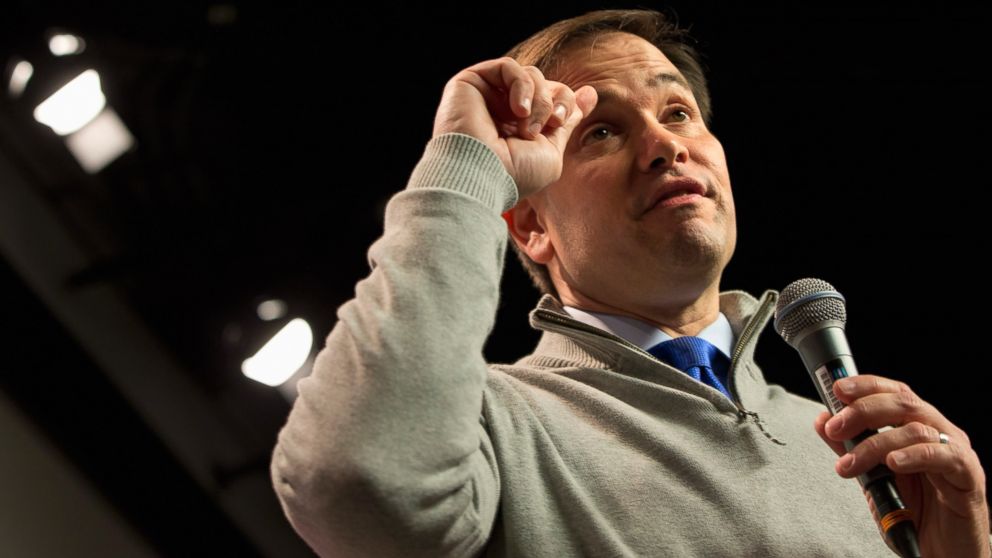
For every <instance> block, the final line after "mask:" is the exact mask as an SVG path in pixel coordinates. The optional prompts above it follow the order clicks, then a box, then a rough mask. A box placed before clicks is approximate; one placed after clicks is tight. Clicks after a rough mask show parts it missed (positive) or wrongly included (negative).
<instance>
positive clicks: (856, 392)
mask: <svg viewBox="0 0 992 558" xmlns="http://www.w3.org/2000/svg"><path fill="white" fill-rule="evenodd" d="M846 388H850V389H846ZM834 393H835V394H837V396H838V398H840V399H841V401H843V402H845V403H847V406H846V407H845V408H844V409H843V410H841V411H840V412H839V413H837V414H836V415H835V416H834V417H833V418H831V419H830V420H829V421H827V423H826V429H825V432H826V434H827V437H828V438H829V439H831V440H836V441H843V440H850V439H852V438H854V437H855V436H857V435H858V434H860V433H861V432H864V431H865V430H878V429H879V428H882V427H883V426H887V425H893V426H902V425H905V424H909V423H910V422H914V421H915V422H920V423H923V424H928V425H931V426H932V427H934V428H936V429H939V430H940V431H941V432H946V433H948V434H949V435H951V436H952V437H956V438H958V439H959V441H960V442H961V443H963V444H965V445H970V442H969V441H968V437H967V435H966V434H965V433H964V432H963V431H962V430H961V429H959V428H958V427H957V426H955V425H954V424H953V423H952V422H951V421H949V420H947V418H946V417H944V415H942V414H941V413H940V412H939V411H938V410H937V409H936V408H934V407H933V405H930V404H929V403H927V402H926V401H923V400H922V399H920V397H919V396H918V395H916V393H914V392H913V391H912V390H911V389H909V387H908V386H907V385H906V384H904V383H902V382H897V381H895V380H889V379H887V378H882V377H880V376H870V375H864V376H853V377H850V378H844V379H842V380H839V381H837V382H836V383H835V384H834Z"/></svg>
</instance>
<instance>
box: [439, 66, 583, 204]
mask: <svg viewBox="0 0 992 558" xmlns="http://www.w3.org/2000/svg"><path fill="white" fill-rule="evenodd" d="M596 100H597V97H596V91H595V90H594V89H593V88H592V87H589V86H585V87H582V88H580V89H579V90H578V91H574V92H573V91H572V90H571V89H570V88H569V87H568V86H567V85H565V84H563V83H559V82H556V81H551V80H548V79H545V78H544V75H543V74H542V73H541V71H540V70H538V69H537V68H536V67H534V66H521V65H520V64H519V63H517V61H516V60H514V59H513V58H509V57H505V58H500V59H497V60H487V61H485V62H480V63H478V64H475V65H474V66H471V67H469V68H466V69H464V70H462V71H460V72H458V73H457V74H455V76H454V77H452V78H451V79H450V80H449V81H448V83H447V85H445V88H444V94H443V95H442V97H441V103H440V105H439V106H438V111H437V116H436V118H435V120H434V137H437V136H439V135H441V134H446V133H452V132H457V133H462V134H466V135H469V136H472V137H474V138H476V139H478V140H480V141H482V142H483V143H485V144H486V145H487V146H489V148H490V149H492V150H493V151H494V152H495V153H496V155H497V156H499V158H500V160H501V161H503V165H504V166H505V167H506V170H507V172H509V173H510V176H512V177H513V180H514V181H515V182H516V184H517V190H518V193H519V196H520V198H521V199H522V198H525V197H527V196H529V195H531V194H533V193H535V192H538V191H540V190H541V189H542V188H544V187H545V186H547V185H548V184H551V183H552V182H554V181H555V180H557V179H558V178H559V177H560V176H561V171H562V159H563V155H564V152H565V146H566V145H567V144H568V138H569V136H570V135H571V134H572V131H573V130H574V129H575V127H576V126H577V125H578V123H579V122H580V121H581V120H582V118H583V117H584V116H585V115H587V114H589V113H590V112H591V111H592V109H593V108H594V107H595V106H596Z"/></svg>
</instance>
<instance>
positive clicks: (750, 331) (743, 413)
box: [730, 295, 786, 446]
mask: <svg viewBox="0 0 992 558" xmlns="http://www.w3.org/2000/svg"><path fill="white" fill-rule="evenodd" d="M777 298H778V297H777V296H775V295H771V296H768V297H766V300H765V301H764V302H763V303H762V304H761V306H759V307H758V311H757V312H755V313H754V315H753V316H751V319H750V320H749V321H748V323H747V325H745V326H744V331H742V332H741V336H740V337H739V338H738V339H737V343H736V344H735V345H734V350H733V352H732V354H731V355H730V369H731V370H733V372H734V374H735V375H736V373H737V370H734V369H735V368H736V367H737V364H738V361H739V360H740V358H741V355H742V354H744V347H746V346H747V345H748V344H749V343H750V342H751V338H753V337H754V336H755V334H756V333H758V331H759V330H758V326H757V324H764V323H766V322H767V314H768V313H769V312H771V311H772V305H773V304H774V303H775V301H776V300H777ZM730 389H732V390H733V391H734V399H735V400H734V405H737V416H738V418H739V419H740V420H742V421H744V420H747V417H751V418H752V419H754V424H755V425H756V426H757V427H758V430H761V433H762V434H764V435H765V437H766V438H768V439H769V440H771V441H772V442H775V443H776V444H778V445H780V446H784V445H786V444H785V442H783V441H781V440H779V439H777V438H775V437H774V436H772V435H771V433H770V432H768V431H767V430H765V424H764V423H763V422H761V417H759V416H758V413H755V412H754V411H748V410H747V409H745V408H744V407H742V406H741V405H739V404H738V403H737V399H740V395H739V394H738V393H737V389H736V388H735V387H734V386H733V384H731V386H730Z"/></svg>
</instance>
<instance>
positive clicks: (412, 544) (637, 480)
mask: <svg viewBox="0 0 992 558" xmlns="http://www.w3.org/2000/svg"><path fill="white" fill-rule="evenodd" d="M659 46H660V47H661V49H659V48H658V47H659ZM511 53H512V55H513V57H512V58H511V57H507V58H501V59H498V60H490V61H486V62H482V63H480V64H476V65H474V66H472V67H470V68H467V69H466V70H463V71H462V72H459V73H458V74H457V75H455V76H454V77H453V78H452V79H451V81H449V83H448V85H447V86H446V88H445V91H444V94H443V96H442V99H441V103H440V106H439V108H438V113H437V118H436V121H435V128H434V138H433V139H432V140H431V142H430V143H429V144H428V146H427V150H426V152H425V155H424V157H423V159H422V160H421V161H420V163H419V164H418V166H417V168H416V169H415V171H414V173H413V175H412V177H411V179H410V183H409V185H408V187H407V189H406V190H405V191H403V192H401V193H399V194H397V195H396V196H395V197H394V198H393V199H392V200H391V202H390V204H389V206H388V207H387V212H386V222H385V228H384V234H383V236H382V238H380V239H379V240H378V241H376V243H375V244H374V245H373V246H372V247H371V249H370V251H369V259H370V262H371V264H372V267H373V271H372V273H371V274H370V275H369V277H368V278H366V279H365V280H363V281H361V282H359V284H358V285H357V287H356V297H355V298H354V299H353V300H351V301H349V302H348V303H346V304H344V305H343V306H342V307H341V308H340V310H339V312H338V316H339V322H338V324H337V325H336V326H335V328H334V330H333V331H332V332H331V334H330V335H329V336H328V339H327V345H326V347H325V349H324V350H323V351H322V352H321V353H320V355H319V356H318V357H317V359H316V362H315V365H314V371H313V374H312V375H311V376H310V377H309V378H307V379H306V380H304V381H302V382H301V383H300V386H299V387H300V397H299V399H298V400H297V402H296V404H295V406H294V408H293V411H292V413H291V414H290V417H289V420H288V423H287V425H286V426H285V428H284V429H283V430H282V432H281V433H280V436H279V443H278V445H277V447H276V450H275V453H274V455H273V461H272V474H273V482H274V484H275V487H276V490H277V493H278V495H279V497H280V499H281V501H282V503H283V506H284V509H285V511H286V513H287V516H288V517H289V519H290V521H291V522H292V524H293V526H294V527H295V528H296V530H297V531H298V532H299V533H300V535H301V536H302V537H303V538H304V539H305V540H306V541H307V542H308V543H309V544H310V545H311V546H312V547H313V548H314V549H315V550H316V551H317V552H318V553H320V554H321V555H324V556H399V555H403V556H477V555H486V556H529V557H530V556H556V557H558V556H854V555H857V556H885V555H891V551H890V550H889V549H888V548H886V545H885V543H884V542H883V540H882V538H881V537H880V536H879V533H878V531H877V529H876V527H874V526H873V525H872V522H873V520H872V516H871V512H870V510H869V506H868V505H866V503H865V500H864V496H863V495H862V494H861V491H860V488H859V486H858V483H857V482H855V481H854V480H851V478H852V477H855V476H857V475H858V474H860V473H862V472H864V471H865V470H867V469H868V468H870V467H872V466H873V465H875V464H877V463H880V462H885V463H886V464H887V465H888V466H889V467H891V468H892V469H893V470H894V471H895V472H896V473H897V474H898V477H897V481H898V484H899V487H900V489H901V490H902V495H903V497H904V499H905V500H906V502H907V504H908V506H909V507H910V509H911V510H912V512H913V514H914V515H913V520H914V521H915V523H916V525H917V528H918V530H919V539H920V544H921V547H922V550H923V555H924V556H990V555H992V551H990V546H989V538H988V537H989V520H988V510H987V507H986V504H985V478H984V472H983V470H982V468H981V465H980V463H979V462H978V458H977V456H976V455H975V452H974V451H972V450H971V448H970V446H969V443H968V438H967V436H966V435H965V433H964V432H962V431H961V430H960V429H958V428H957V427H956V426H954V425H953V424H951V423H950V422H949V421H947V419H945V418H944V417H943V416H942V415H941V414H940V413H939V412H937V411H936V410H935V409H933V407H931V406H929V405H928V404H926V403H924V402H923V401H922V400H920V399H919V398H918V397H917V396H915V395H914V394H913V392H912V391H910V390H909V388H908V387H906V386H905V385H903V384H901V383H898V382H895V381H892V380H888V379H885V378H881V377H877V376H870V375H865V376H860V377H855V378H852V379H849V380H845V381H843V382H838V384H837V386H838V389H837V396H838V397H839V398H841V400H843V401H844V402H846V403H848V404H849V407H848V409H847V410H845V411H844V412H843V413H841V414H840V415H839V416H838V417H835V418H833V419H831V420H830V421H829V422H828V421H827V419H828V418H830V417H829V414H828V413H827V412H826V411H824V410H823V406H822V405H820V404H819V403H816V402H812V401H809V400H806V399H803V398H800V397H798V396H795V395H792V394H789V393H786V392H785V391H784V390H782V389H781V388H779V387H777V386H774V385H769V384H767V383H766V382H765V380H764V376H763V374H762V372H761V370H760V369H759V368H758V366H757V365H756V364H755V363H754V362H753V354H754V344H755V343H756V341H757V337H758V334H759V333H760V331H761V329H762V328H763V327H764V326H765V325H766V323H767V322H768V320H769V318H770V317H771V313H772V312H773V309H774V304H775V301H776V299H777V293H776V292H774V291H767V292H766V293H764V295H762V297H761V298H760V299H755V298H753V297H751V296H750V295H748V294H746V293H742V292H739V291H729V292H724V293H720V291H719V282H720V276H721V273H722V271H723V269H724V267H725V266H726V264H727V262H728V261H729V259H730V257H731V255H732V253H733V251H734V246H735V243H736V221H735V212H734V203H733V198H732V195H731V189H730V179H729V176H728V173H727V165H726V161H725V158H724V154H723V150H722V147H721V146H720V143H719V141H718V140H717V139H716V138H715V137H714V136H713V135H712V133H710V131H709V130H708V128H707V126H706V122H707V120H708V116H709V101H708V95H707V93H706V91H705V80H704V79H703V78H702V72H701V71H700V70H699V65H698V63H697V62H696V61H695V55H694V53H693V52H692V50H691V49H690V48H689V47H687V46H686V45H685V44H684V43H683V42H682V36H681V34H680V32H679V31H678V30H676V29H674V28H673V27H672V26H671V25H670V24H668V23H666V22H665V21H664V20H663V18H662V17H661V16H660V14H656V13H654V12H643V11H622V12H621V11H609V12H595V13H592V14H587V15H585V16H582V17H579V18H574V19H572V20H566V21H563V22H559V23H557V24H555V25H553V26H551V27H549V28H547V29H545V30H544V31H542V32H540V33H538V34H537V35H535V36H534V37H531V38H530V39H528V40H527V41H525V42H524V43H522V44H521V45H518V47H516V48H515V49H513V51H511ZM532 64H533V65H532ZM504 211H506V215H505V219H506V223H507V224H509V230H510V235H511V236H512V238H513V241H514V242H515V243H516V246H517V247H518V248H519V250H520V251H521V252H522V255H521V257H522V259H523V260H524V261H525V264H526V265H527V266H528V267H529V268H530V269H531V270H532V273H533V274H534V276H535V282H536V283H537V284H538V285H542V286H543V287H542V288H543V290H545V291H546V292H547V294H546V295H545V296H544V297H543V298H542V299H541V301H540V303H539V304H538V307H537V309H536V310H535V311H534V312H533V313H532V315H531V322H532V324H533V325H534V326H535V327H537V328H539V329H541V330H543V331H544V334H543V337H542V339H541V341H540V343H539V344H538V346H537V348H536V349H535V351H534V353H533V354H532V355H530V356H528V357H525V358H523V359H521V360H520V361H518V362H517V363H514V364H512V365H487V364H486V363H485V362H484V361H483V358H482V346H483V343H484V342H485V339H486V337H487V335H488V333H489V332H490V330H491V327H492V324H493V320H494V316H495V311H496V305H497V298H498V291H499V279H500V273H501V270H502V262H503V256H504V253H505V245H506V233H505V232H504V230H505V227H506V225H505V224H504V222H503V221H502V220H501V219H500V214H501V213H502V212H504ZM669 338H676V339H679V340H681V341H682V342H686V341H687V340H692V341H691V343H697V342H698V341H697V339H702V340H705V341H703V342H698V343H699V344H698V345H693V346H696V347H705V348H706V349H705V350H706V351H708V354H709V355H710V357H711V358H712V359H713V362H714V363H716V362H718V361H720V360H721V359H725V361H724V362H725V366H723V367H721V366H719V365H716V364H714V365H713V366H712V367H705V366H704V367H700V370H705V373H702V374H699V377H698V378H697V377H694V376H690V375H689V374H687V373H686V372H683V371H682V370H680V369H678V368H676V367H674V366H672V365H670V364H668V363H667V362H664V361H663V360H661V359H660V358H658V357H656V356H655V355H656V353H655V351H654V348H655V346H657V344H658V341H660V340H666V339H669ZM724 368H725V369H724ZM697 372H698V371H697ZM846 388H850V391H844V390H845V389H846ZM883 425H900V426H899V427H897V428H893V429H891V430H888V431H886V432H883V433H881V434H878V435H877V436H874V437H873V438H872V439H870V440H868V441H866V442H864V443H863V444H861V445H859V446H858V447H857V448H856V449H855V450H854V452H852V455H853V456H854V459H853V463H852V462H851V456H845V457H844V458H842V459H840V460H839V461H838V460H837V459H836V457H834V456H832V454H831V453H830V449H833V450H834V451H835V452H837V454H838V455H844V454H845V451H844V450H843V446H842V445H841V443H840V440H844V439H849V438H851V437H853V436H854V435H855V434H856V433H859V432H861V431H862V430H864V429H866V428H879V427H881V426H883ZM940 433H944V434H945V435H947V436H948V437H949V438H948V440H947V441H949V442H950V443H941V438H940V436H939V434H940ZM817 434H819V436H818V435H817ZM824 442H826V443H824ZM895 450H900V451H901V452H902V453H905V455H906V460H905V461H904V462H901V463H900V462H897V461H896V452H895ZM835 461H837V465H836V467H837V468H836V469H835V470H831V465H832V464H833V463H834V462H835ZM844 465H847V466H848V467H847V468H843V467H844Z"/></svg>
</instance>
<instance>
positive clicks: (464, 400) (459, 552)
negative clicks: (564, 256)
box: [271, 134, 517, 558]
mask: <svg viewBox="0 0 992 558" xmlns="http://www.w3.org/2000/svg"><path fill="white" fill-rule="evenodd" d="M516 201H517V189H516V185H515V184H514V182H513V179H512V177H510V175H509V174H508V173H507V172H506V170H505V168H504V167H503V165H502V163H501V161H500V160H499V158H498V157H497V156H496V155H495V153H493V152H492V151H491V150H490V149H489V148H488V147H486V146H485V145H484V144H482V143H481V142H479V141H478V140H476V139H474V138H472V137H469V136H466V135H462V134H445V135H443V136H439V137H437V138H434V139H432V140H431V141H430V142H429V143H428V145H427V148H426V149H425V152H424V155H423V157H422V158H421V160H420V162H419V163H418V164H417V166H416V168H415V169H414V171H413V173H412V175H411V178H410V181H409V183H408V185H407V188H406V189H405V190H403V191H402V192H399V193H398V194H396V195H395V196H394V197H393V198H392V199H391V200H390V202H389V203H388V205H387V207H386V217H385V223H384V228H383V235H382V237H380V238H379V239H378V240H376V241H375V243H373V245H372V247H371V248H370V249H369V252H368V256H369V264H370V266H371V268H372V271H371V273H370V274H369V275H368V277H366V278H365V279H363V280H361V281H360V282H359V283H358V284H357V286H356V288H355V297H354V298H353V299H352V300H350V301H348V302H346V303H345V304H343V305H342V306H341V307H340V308H339V309H338V313H337V317H338V322H337V323H336V324H335V326H334V328H333V329H332V331H331V333H330V334H329V335H328V337H327V339H326V344H325V346H324V347H323V348H322V350H321V351H320V353H319V354H318V355H317V357H316V359H315V362H314V367H313V372H312V373H311V375H310V376H308V377H307V378H305V379H303V380H301V381H300V383H299V384H298V387H299V397H298V398H297V400H296V402H295V403H294V405H293V408H292V410H291V412H290V414H289V417H288V419H287V422H286V424H285V426H284V427H283V428H282V430H281V431H280V432H279V436H278V440H277V443H276V447H275V449H274V452H273V455H272V461H271V474H272V482H273V484H274V487H275V491H276V494H277V495H278V498H279V500H280V502H281V504H282V507H283V510H284V512H285V513H286V516H287V517H288V519H289V521H290V523H291V524H292V525H293V527H294V528H295V529H296V531H297V532H298V533H299V534H300V536H301V537H302V538H303V539H304V540H305V541H306V542H307V543H308V544H309V545H310V546H311V547H312V548H313V549H314V550H315V551H316V552H317V553H318V554H319V555H321V556H328V557H331V556H333V557H335V558H340V557H350V556H356V557H357V556H363V557H366V556H381V557H386V556H404V557H413V556H431V557H438V556H475V555H478V554H479V553H480V552H482V550H483V549H484V547H485V544H486V541H487V538H488V537H489V533H490V532H491V530H492V526H493V523H494V521H495V517H496V513H497V509H498V507H499V497H500V483H499V471H498V468H497V466H496V463H495V460H494V457H493V449H492V443H491V441H490V437H489V435H488V433H487V431H486V428H485V425H484V423H483V422H482V419H481V410H482V398H483V390H484V388H485V384H486V377H487V373H488V372H487V366H486V363H485V360H484V358H483V355H482V347H483V344H484V343H485V341H486V338H487V337H488V336H489V333H490V332H491V331H492V327H493V323H494V321H495V316H496V309H497V304H498V297H499V282H500V277H501V274H502V267H503V261H504V254H505V251H506V242H507V234H506V225H505V223H504V222H503V220H502V218H501V216H500V214H501V213H502V212H503V211H505V210H506V209H508V208H510V207H512V206H513V205H514V204H515V203H516Z"/></svg>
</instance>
